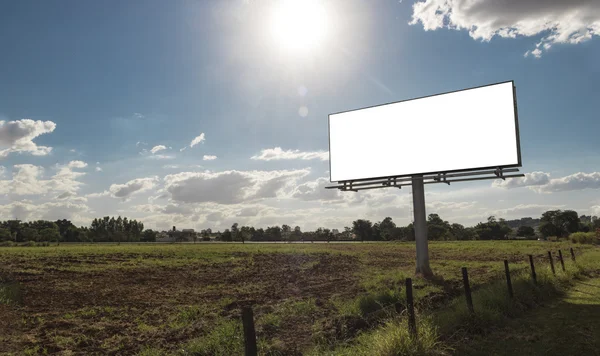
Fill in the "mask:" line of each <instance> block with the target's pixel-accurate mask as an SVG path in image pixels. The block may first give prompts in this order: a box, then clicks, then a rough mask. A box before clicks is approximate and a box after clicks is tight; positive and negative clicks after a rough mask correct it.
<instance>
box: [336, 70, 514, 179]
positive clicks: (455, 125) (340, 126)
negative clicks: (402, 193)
mask: <svg viewBox="0 0 600 356" xmlns="http://www.w3.org/2000/svg"><path fill="white" fill-rule="evenodd" d="M515 92H516V90H515V88H514V83H513V81H508V82H503V83H497V84H491V85H486V86H481V87H476V88H470V89H464V90H459V91H454V92H449V93H443V94H437V95H433V96H428V97H423V98H417V99H410V100H405V101H400V102H395V103H390V104H384V105H378V106H373V107H369V108H364V109H358V110H352V111H346V112H341V113H336V114H331V115H329V165H330V169H329V172H330V180H331V181H332V182H341V181H356V180H361V179H373V178H386V177H396V176H412V175H418V174H430V173H440V172H456V171H469V170H477V169H487V168H495V167H520V166H521V152H520V146H519V127H518V120H517V103H516V96H515V95H516V94H515Z"/></svg>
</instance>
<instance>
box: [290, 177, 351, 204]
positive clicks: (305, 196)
mask: <svg viewBox="0 0 600 356" xmlns="http://www.w3.org/2000/svg"><path fill="white" fill-rule="evenodd" d="M327 185H331V183H330V182H329V180H328V179H327V178H322V177H321V178H318V179H316V180H314V181H310V182H305V183H302V184H300V185H298V186H297V187H296V189H295V190H294V192H293V193H292V197H293V198H296V199H300V200H304V201H315V200H319V201H331V200H341V199H342V197H341V196H340V194H341V193H340V192H339V191H338V190H337V189H325V187H326V186H327ZM346 193H347V192H346Z"/></svg>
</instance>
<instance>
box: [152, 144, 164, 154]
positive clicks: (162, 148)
mask: <svg viewBox="0 0 600 356" xmlns="http://www.w3.org/2000/svg"><path fill="white" fill-rule="evenodd" d="M166 149H167V147H166V146H164V145H158V146H154V147H152V149H151V150H150V152H152V154H155V153H156V152H159V151H162V150H166Z"/></svg>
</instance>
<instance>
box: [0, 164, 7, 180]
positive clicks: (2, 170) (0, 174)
mask: <svg viewBox="0 0 600 356" xmlns="http://www.w3.org/2000/svg"><path fill="white" fill-rule="evenodd" d="M4 173H6V167H4V166H0V178H2V177H4Z"/></svg>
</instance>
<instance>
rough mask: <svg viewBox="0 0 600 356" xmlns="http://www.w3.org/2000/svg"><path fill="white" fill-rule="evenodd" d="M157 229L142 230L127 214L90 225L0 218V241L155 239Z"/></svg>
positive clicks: (140, 223) (141, 225) (100, 220)
mask: <svg viewBox="0 0 600 356" xmlns="http://www.w3.org/2000/svg"><path fill="white" fill-rule="evenodd" d="M157 235H158V232H157V231H153V230H151V229H146V230H144V224H143V223H142V222H140V221H137V220H135V219H132V220H130V219H127V217H124V218H122V217H120V216H119V217H117V218H115V217H109V216H106V217H103V218H99V219H98V218H97V219H94V220H93V221H92V224H91V225H90V226H89V227H84V226H81V227H77V226H75V225H74V224H73V223H72V222H71V221H69V220H66V219H62V220H56V221H48V220H36V221H29V222H22V221H20V220H6V221H0V241H13V242H27V241H34V242H121V241H123V242H125V241H128V242H138V241H156V236H157Z"/></svg>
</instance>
